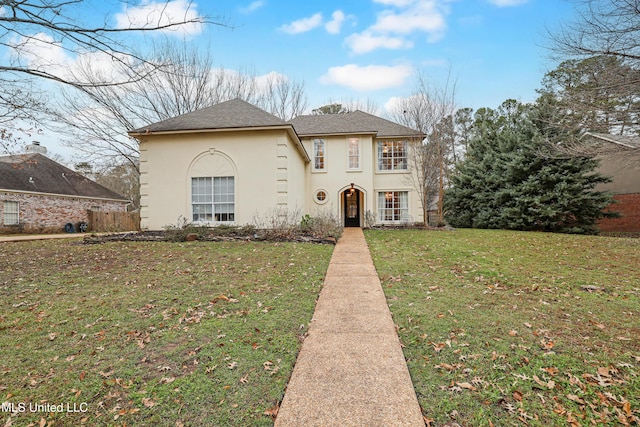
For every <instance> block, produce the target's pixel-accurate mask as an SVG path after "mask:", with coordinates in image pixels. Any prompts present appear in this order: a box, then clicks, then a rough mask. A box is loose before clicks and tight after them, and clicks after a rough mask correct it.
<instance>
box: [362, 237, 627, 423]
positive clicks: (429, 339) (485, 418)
mask: <svg viewBox="0 0 640 427" xmlns="http://www.w3.org/2000/svg"><path fill="white" fill-rule="evenodd" d="M366 237H367V241H368V243H369V245H370V248H371V252H372V256H373V258H374V262H375V265H376V268H377V269H378V273H379V275H380V278H381V280H382V284H383V288H384V290H385V293H386V295H387V300H388V302H389V305H390V308H391V311H392V313H393V315H394V320H395V323H396V324H397V325H398V327H399V334H400V339H401V341H402V343H403V345H404V346H405V348H404V352H405V357H406V359H407V363H408V365H409V370H410V372H411V376H412V379H413V383H414V386H415V388H416V392H417V395H418V399H419V401H420V405H421V406H422V409H423V413H424V415H425V419H426V420H427V424H428V425H430V426H444V425H454V424H453V423H454V422H456V423H458V424H460V425H462V426H510V425H513V426H552V425H553V426H561V425H562V426H591V425H594V426H605V425H607V426H608V425H612V426H613V425H620V426H624V425H638V424H639V423H640V420H639V418H640V268H639V267H638V266H640V240H638V239H622V238H606V237H591V236H575V235H562V234H542V233H522V232H510V231H490V230H457V231H451V232H444V231H443V232H434V231H419V230H407V231H378V230H372V231H367V232H366Z"/></svg>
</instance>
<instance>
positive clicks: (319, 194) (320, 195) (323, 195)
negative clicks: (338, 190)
mask: <svg viewBox="0 0 640 427" xmlns="http://www.w3.org/2000/svg"><path fill="white" fill-rule="evenodd" d="M328 199H329V195H328V194H327V191H326V190H318V191H316V194H315V197H314V200H315V202H316V203H318V204H319V205H323V204H325V203H327V200H328Z"/></svg>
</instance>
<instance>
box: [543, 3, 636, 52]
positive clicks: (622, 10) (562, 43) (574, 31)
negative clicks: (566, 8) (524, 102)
mask: <svg viewBox="0 0 640 427" xmlns="http://www.w3.org/2000/svg"><path fill="white" fill-rule="evenodd" d="M569 1H571V2H572V3H574V4H575V5H576V17H575V19H574V20H573V22H570V23H567V24H565V25H564V26H563V27H561V28H560V30H559V31H557V32H555V33H554V32H551V33H550V34H549V37H550V39H551V41H552V44H553V46H552V51H553V52H554V53H556V54H557V55H558V56H559V57H561V58H563V59H565V58H575V57H582V58H585V57H590V56H597V55H606V56H614V57H617V58H620V59H622V60H625V61H631V62H635V63H638V62H640V42H639V40H640V3H639V2H638V0H569Z"/></svg>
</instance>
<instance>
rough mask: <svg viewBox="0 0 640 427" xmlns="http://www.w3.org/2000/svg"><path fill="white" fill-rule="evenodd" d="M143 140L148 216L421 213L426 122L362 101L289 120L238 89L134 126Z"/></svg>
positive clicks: (156, 222)
mask: <svg viewBox="0 0 640 427" xmlns="http://www.w3.org/2000/svg"><path fill="white" fill-rule="evenodd" d="M129 134H130V135H131V136H133V137H135V138H137V139H138V140H139V141H140V173H141V175H140V186H141V187H140V196H141V226H142V228H143V229H144V228H146V229H161V228H163V227H165V226H167V225H171V224H176V223H179V222H180V221H181V220H182V219H186V220H188V221H190V222H194V223H198V224H203V225H213V226H214V225H220V224H237V225H243V224H251V223H255V222H258V221H256V219H258V220H260V219H263V220H264V218H267V217H268V216H269V215H273V213H274V212H278V213H283V212H288V213H292V212H296V213H299V214H300V215H304V214H309V215H311V216H314V215H317V214H318V213H320V212H322V211H327V210H328V211H329V212H330V213H331V214H333V215H335V216H336V217H338V218H340V220H341V221H342V223H343V224H344V225H345V226H363V225H365V216H367V214H368V217H369V218H371V219H373V218H375V220H374V221H375V223H376V224H397V223H402V222H411V221H413V220H414V219H417V220H419V219H421V218H422V209H421V204H420V200H419V197H418V194H417V191H416V190H415V189H414V188H413V186H412V185H411V182H412V180H411V179H410V174H411V171H410V168H409V156H410V145H411V144H410V142H411V140H413V139H416V138H418V139H420V140H421V139H422V136H421V134H420V133H419V132H417V131H414V130H412V129H409V128H407V127H404V126H400V125H398V124H396V123H393V122H390V121H388V120H385V119H382V118H380V117H376V116H373V115H370V114H367V113H363V112H361V111H356V112H353V113H347V114H334V115H321V116H301V117H298V118H296V119H294V120H292V121H291V122H285V121H283V120H281V119H279V118H278V117H276V116H273V115H271V114H269V113H267V112H266V111H263V110H261V109H259V108H257V107H255V106H253V105H251V104H249V103H247V102H244V101H241V100H239V99H236V100H232V101H227V102H224V103H221V104H217V105H214V106H212V107H208V108H205V109H202V110H198V111H195V112H192V113H188V114H185V115H181V116H178V117H175V118H171V119H168V120H165V121H162V122H159V123H155V124H151V125H149V126H146V127H143V128H140V129H137V130H135V131H132V132H130V133H129Z"/></svg>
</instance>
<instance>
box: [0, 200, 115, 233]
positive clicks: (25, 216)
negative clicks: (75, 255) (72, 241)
mask: <svg viewBox="0 0 640 427" xmlns="http://www.w3.org/2000/svg"><path fill="white" fill-rule="evenodd" d="M5 201H13V202H18V207H19V221H20V224H19V225H11V226H7V225H5V221H4V202H5ZM96 208H97V209H98V210H101V211H108V212H124V211H126V203H122V202H115V201H108V200H96V199H83V198H77V197H60V196H48V195H44V194H25V193H11V192H0V233H61V232H64V226H65V224H67V223H69V222H70V223H72V224H73V225H74V227H77V224H78V223H79V222H82V221H84V222H87V221H88V213H87V211H88V210H90V209H96Z"/></svg>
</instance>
